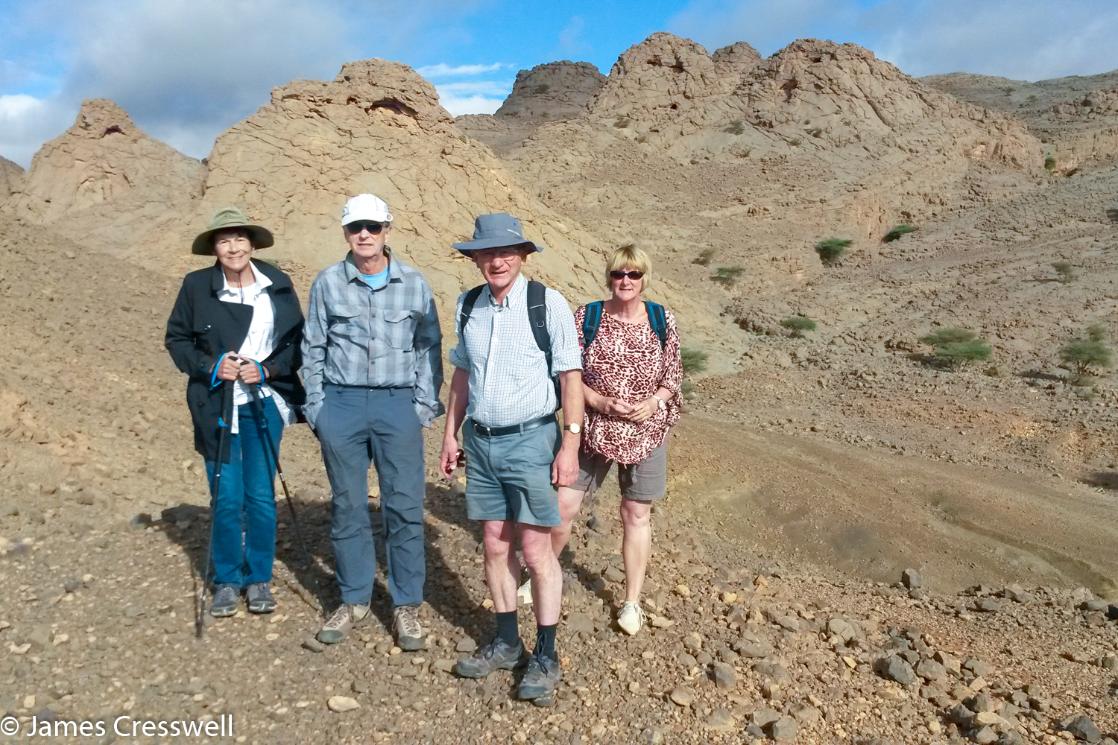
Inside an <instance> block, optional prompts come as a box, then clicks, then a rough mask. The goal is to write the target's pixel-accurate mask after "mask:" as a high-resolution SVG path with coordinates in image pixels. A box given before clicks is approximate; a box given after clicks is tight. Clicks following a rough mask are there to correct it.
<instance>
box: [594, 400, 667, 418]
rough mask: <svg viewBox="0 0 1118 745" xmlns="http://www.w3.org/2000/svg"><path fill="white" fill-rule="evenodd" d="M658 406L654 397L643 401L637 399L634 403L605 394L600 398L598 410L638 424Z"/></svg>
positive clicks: (653, 412) (654, 411)
mask: <svg viewBox="0 0 1118 745" xmlns="http://www.w3.org/2000/svg"><path fill="white" fill-rule="evenodd" d="M658 407H659V404H658V403H657V402H656V398H655V397H650V398H647V399H645V400H644V401H638V402H637V403H635V404H630V403H626V402H625V401H622V400H621V399H619V398H613V397H610V396H605V397H603V398H602V400H601V404H600V406H599V407H598V410H599V411H601V412H602V413H603V414H608V415H609V416H615V417H617V418H618V419H626V420H628V421H630V422H635V423H637V424H640V423H641V422H643V421H645V420H646V419H648V418H649V417H651V416H652V415H653V414H655V413H656V409H657V408H658Z"/></svg>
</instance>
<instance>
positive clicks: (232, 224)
mask: <svg viewBox="0 0 1118 745" xmlns="http://www.w3.org/2000/svg"><path fill="white" fill-rule="evenodd" d="M233 228H243V229H244V230H246V231H248V234H249V237H250V238H251V239H252V247H253V248H257V249H260V248H267V247H268V246H272V245H275V242H276V239H275V238H273V237H272V231H270V230H268V229H267V228H262V227H260V226H259V225H253V224H252V223H250V222H249V221H248V218H247V217H245V213H244V212H241V211H240V210H239V209H237V208H236V207H222V208H221V209H219V210H218V211H217V212H215V213H214V216H213V217H212V218H210V226H209V227H208V228H206V229H205V230H203V231H202V232H201V233H199V234H198V237H197V238H195V239H194V243H193V244H192V245H191V247H190V252H191V253H192V254H195V255H196V256H213V252H214V247H213V242H212V241H211V240H210V239H211V238H212V237H213V234H214V233H216V232H217V231H219V230H231V229H233Z"/></svg>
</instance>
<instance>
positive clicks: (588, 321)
mask: <svg viewBox="0 0 1118 745" xmlns="http://www.w3.org/2000/svg"><path fill="white" fill-rule="evenodd" d="M603 307H605V303H604V302H603V301H601V300H595V301H594V302H592V303H587V304H586V315H584V316H583V317H582V348H583V349H589V348H590V345H591V344H592V343H593V341H594V337H595V336H597V335H598V327H599V326H601V325H602V308H603Z"/></svg>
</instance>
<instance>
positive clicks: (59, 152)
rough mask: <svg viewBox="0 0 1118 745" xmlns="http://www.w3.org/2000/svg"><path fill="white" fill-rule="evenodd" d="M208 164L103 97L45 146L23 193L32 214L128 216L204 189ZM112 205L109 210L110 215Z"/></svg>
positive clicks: (162, 208) (49, 217)
mask: <svg viewBox="0 0 1118 745" xmlns="http://www.w3.org/2000/svg"><path fill="white" fill-rule="evenodd" d="M202 170H203V167H202V164H201V163H199V162H198V161H197V160H194V159H193V158H188V157H187V156H185V155H183V154H182V153H180V152H178V151H177V150H174V149H173V148H171V147H169V146H167V145H165V144H163V143H162V142H159V141H158V140H155V139H152V138H151V137H149V136H148V135H147V134H145V133H144V132H143V131H142V130H141V129H140V128H139V127H137V126H136V125H135V124H134V123H133V122H132V119H131V118H130V117H129V116H128V114H126V113H125V112H124V111H123V110H122V109H121V108H120V107H119V106H117V105H116V104H115V103H113V102H112V101H109V100H107V99H103V98H99V99H93V100H88V101H85V102H83V103H82V107H81V110H80V111H79V112H78V116H77V118H76V120H75V121H74V124H73V126H71V127H70V128H69V129H68V130H66V131H65V132H63V133H62V134H61V135H59V136H58V137H56V138H54V139H53V140H51V141H50V142H48V143H46V144H45V145H43V147H42V148H41V149H40V150H39V152H37V153H36V154H35V157H34V158H33V159H32V161H31V168H30V169H29V170H28V171H27V173H26V175H25V176H24V179H23V187H22V194H21V195H19V197H18V198H17V199H16V200H15V201H16V202H17V204H18V206H19V208H20V209H21V210H22V211H23V212H24V213H25V214H26V215H27V216H28V217H29V218H31V219H32V220H35V221H38V222H49V221H53V220H57V219H59V218H61V217H63V216H66V217H73V216H74V215H77V214H80V213H84V212H98V211H99V210H109V211H110V212H111V216H112V219H113V220H115V221H117V222H125V221H127V220H128V216H129V215H130V214H132V213H134V212H136V211H140V212H143V213H144V214H145V215H147V216H154V215H158V214H160V213H161V212H164V213H165V212H168V211H171V210H170V207H171V205H172V204H177V203H181V202H183V201H184V200H185V201H187V202H189V201H190V200H191V199H193V198H194V197H196V196H197V194H198V190H199V186H200V181H201V174H202ZM110 212H106V213H105V214H106V216H109V214H110Z"/></svg>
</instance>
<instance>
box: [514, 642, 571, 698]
mask: <svg viewBox="0 0 1118 745" xmlns="http://www.w3.org/2000/svg"><path fill="white" fill-rule="evenodd" d="M560 677H562V674H561V671H560V668H559V660H556V659H553V658H551V657H547V656H545V655H541V654H534V655H532V656H531V657H530V658H529V659H528V666H527V667H526V668H524V677H523V678H521V679H520V689H519V691H518V692H517V695H518V696H519V697H520V700H521V701H531V702H532V703H534V704H536V705H538V706H550V705H551V703H552V702H553V701H554V700H555V689H556V688H558V687H559V678H560Z"/></svg>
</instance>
